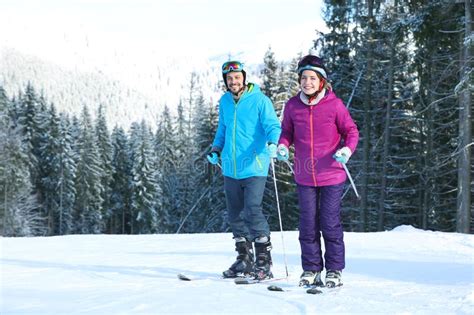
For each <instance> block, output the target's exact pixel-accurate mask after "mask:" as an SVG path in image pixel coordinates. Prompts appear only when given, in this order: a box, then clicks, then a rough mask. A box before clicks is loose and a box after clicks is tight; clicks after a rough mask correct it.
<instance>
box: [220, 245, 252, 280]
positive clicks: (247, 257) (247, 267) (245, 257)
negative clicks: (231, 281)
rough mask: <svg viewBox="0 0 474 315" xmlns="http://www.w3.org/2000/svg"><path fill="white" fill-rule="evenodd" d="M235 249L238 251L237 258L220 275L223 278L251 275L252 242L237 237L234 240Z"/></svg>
mask: <svg viewBox="0 0 474 315" xmlns="http://www.w3.org/2000/svg"><path fill="white" fill-rule="evenodd" d="M235 250H236V251H237V253H238V255H237V259H236V260H235V262H234V263H233V264H232V266H230V267H229V269H227V270H226V271H224V272H223V273H222V275H223V276H224V278H237V277H245V276H252V274H253V269H254V256H253V247H252V243H251V242H249V241H247V240H246V239H245V238H243V237H241V238H238V239H236V242H235Z"/></svg>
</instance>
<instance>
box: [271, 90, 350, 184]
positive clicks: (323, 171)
mask: <svg viewBox="0 0 474 315" xmlns="http://www.w3.org/2000/svg"><path fill="white" fill-rule="evenodd" d="M300 93H301V92H300ZM300 93H298V94H297V95H296V96H293V97H292V98H290V99H289V100H288V102H287V103H286V105H285V110H284V112H283V121H282V126H281V128H282V132H281V136H280V140H279V144H284V145H286V146H287V147H290V145H292V144H294V146H295V161H294V168H293V170H294V173H295V181H296V183H298V184H299V185H304V186H329V185H336V184H340V183H342V182H344V181H345V180H346V173H345V172H344V168H343V167H342V165H341V163H338V162H337V161H336V160H334V158H333V157H332V156H333V154H334V153H335V152H336V151H337V150H338V149H340V148H341V147H343V146H347V147H349V149H351V151H352V153H354V151H355V149H356V147H357V143H358V141H359V131H358V130H357V126H356V124H355V123H354V121H353V120H352V118H351V116H350V114H349V111H348V110H347V108H346V107H345V106H344V104H343V102H342V101H341V100H340V99H339V98H338V97H337V96H336V94H334V92H332V91H330V90H329V91H326V95H325V96H324V97H323V98H322V99H321V100H320V101H319V102H318V103H317V104H316V105H307V104H305V103H304V102H303V101H302V100H301V99H300ZM341 139H342V140H344V143H341Z"/></svg>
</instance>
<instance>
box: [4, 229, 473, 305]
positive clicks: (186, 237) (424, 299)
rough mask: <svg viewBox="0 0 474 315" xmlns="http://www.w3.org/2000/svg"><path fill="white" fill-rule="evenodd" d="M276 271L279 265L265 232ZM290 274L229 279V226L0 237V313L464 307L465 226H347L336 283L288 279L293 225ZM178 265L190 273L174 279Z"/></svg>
mask: <svg viewBox="0 0 474 315" xmlns="http://www.w3.org/2000/svg"><path fill="white" fill-rule="evenodd" d="M272 236H273V243H274V250H273V259H274V273H275V276H276V277H282V276H284V275H285V268H284V257H283V248H282V242H281V235H280V233H279V232H274V233H273V234H272ZM284 238H285V244H286V255H287V260H288V269H289V273H290V278H289V279H288V281H286V280H282V281H278V282H275V283H277V284H279V285H281V286H283V287H285V288H288V289H289V290H291V291H288V292H271V291H268V290H267V289H266V286H267V284H265V285H263V284H256V285H251V286H237V285H235V284H234V283H233V282H232V281H231V280H223V279H220V278H219V275H220V273H221V271H222V270H223V269H225V268H226V267H228V266H229V265H230V264H231V263H232V262H233V260H234V257H235V253H234V252H233V242H232V239H231V235H230V234H181V235H135V236H118V235H71V236H60V237H48V238H44V237H37V238H2V239H1V266H2V267H1V268H2V269H1V289H2V295H1V300H0V303H1V305H0V313H1V314H19V313H21V314H75V313H87V314H334V313H359V314H368V313H377V314H473V313H474V291H473V289H474V269H473V266H474V264H473V262H474V261H473V259H474V236H473V235H462V234H455V233H442V232H429V231H421V230H416V229H414V228H412V227H408V226H402V227H399V228H397V229H395V230H393V231H390V232H381V233H346V234H345V240H346V248H347V253H346V260H347V268H346V270H345V271H344V273H343V280H344V282H345V283H344V286H343V287H341V288H337V289H333V290H330V289H324V292H323V294H320V295H309V294H306V293H305V292H304V290H302V289H299V288H297V287H296V286H295V284H296V283H297V281H298V277H299V274H300V273H301V269H300V258H299V255H300V252H299V245H298V240H297V238H298V236H297V232H285V233H284ZM181 272H182V273H185V274H187V275H189V276H192V277H195V278H196V280H195V281H191V282H183V281H180V280H178V279H177V278H176V274H178V273H181Z"/></svg>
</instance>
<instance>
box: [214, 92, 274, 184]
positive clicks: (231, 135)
mask: <svg viewBox="0 0 474 315" xmlns="http://www.w3.org/2000/svg"><path fill="white" fill-rule="evenodd" d="M280 133H281V126H280V121H279V120H278V118H277V116H276V113H275V109H274V108H273V104H272V102H271V101H270V99H269V98H268V97H267V96H265V94H263V93H262V92H261V90H260V88H259V86H258V85H256V84H253V83H249V84H248V86H247V88H246V90H245V91H244V93H243V94H242V95H241V97H240V99H239V100H238V101H237V102H236V101H234V99H233V97H232V94H231V93H230V92H226V93H225V94H224V95H223V96H222V97H221V99H220V100H219V124H218V126H217V132H216V136H215V139H214V142H213V147H214V148H216V149H218V150H219V151H221V160H222V172H223V174H224V176H228V177H231V178H235V179H243V178H248V177H252V176H267V175H268V167H269V165H270V156H269V154H268V152H267V149H266V145H267V143H270V142H272V143H275V144H277V143H278V139H279V137H280Z"/></svg>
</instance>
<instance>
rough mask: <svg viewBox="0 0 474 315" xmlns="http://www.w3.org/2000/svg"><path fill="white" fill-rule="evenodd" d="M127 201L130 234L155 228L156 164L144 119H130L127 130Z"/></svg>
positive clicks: (150, 231) (147, 231)
mask: <svg viewBox="0 0 474 315" xmlns="http://www.w3.org/2000/svg"><path fill="white" fill-rule="evenodd" d="M130 151H131V173H132V182H131V187H130V188H131V204H130V209H131V212H132V215H133V220H132V230H131V233H133V234H145V233H155V232H156V231H157V229H158V224H157V222H158V217H157V211H156V210H157V209H156V204H157V197H158V193H159V190H158V189H159V187H158V185H157V183H156V165H155V156H154V152H153V146H152V133H151V131H150V130H149V128H148V126H147V125H146V123H145V122H144V121H142V123H141V124H138V123H134V124H132V127H131V134H130Z"/></svg>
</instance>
